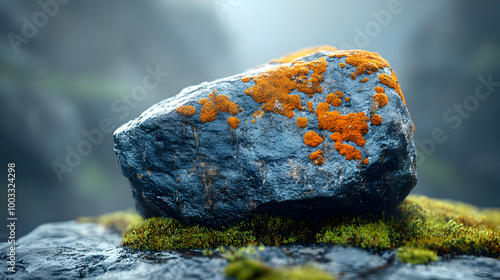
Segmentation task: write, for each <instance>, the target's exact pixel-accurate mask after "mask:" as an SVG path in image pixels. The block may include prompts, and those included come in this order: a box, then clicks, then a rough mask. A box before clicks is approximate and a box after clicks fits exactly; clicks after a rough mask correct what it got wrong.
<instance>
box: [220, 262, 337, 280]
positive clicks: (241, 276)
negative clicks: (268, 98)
mask: <svg viewBox="0 0 500 280" xmlns="http://www.w3.org/2000/svg"><path fill="white" fill-rule="evenodd" d="M224 274H225V275H226V276H229V277H234V278H236V279H238V280H280V279H296V280H311V279H314V280H334V279H335V278H333V277H332V276H331V275H330V274H328V272H326V271H323V270H320V269H318V268H316V267H314V266H312V265H309V266H308V265H306V266H302V267H291V268H290V267H278V268H269V267H267V266H266V265H265V264H264V263H263V262H261V261H259V260H254V259H244V260H237V261H234V262H232V263H230V264H229V265H228V266H227V267H226V269H225V270H224Z"/></svg>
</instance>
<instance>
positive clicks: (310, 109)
mask: <svg viewBox="0 0 500 280" xmlns="http://www.w3.org/2000/svg"><path fill="white" fill-rule="evenodd" d="M307 108H308V109H309V113H312V111H313V103H312V102H311V101H309V102H307Z"/></svg>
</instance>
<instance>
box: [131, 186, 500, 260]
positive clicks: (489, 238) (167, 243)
mask: <svg viewBox="0 0 500 280" xmlns="http://www.w3.org/2000/svg"><path fill="white" fill-rule="evenodd" d="M295 242H302V243H318V242H319V243H331V244H338V245H344V246H355V247H361V248H369V249H375V250H391V249H395V248H400V247H406V248H419V249H427V250H431V251H434V252H437V254H439V255H444V254H471V255H480V256H490V257H499V256H500V210H495V209H486V210H482V209H479V208H477V207H474V206H471V205H467V204H464V203H460V202H451V201H444V200H437V199H431V198H427V197H424V196H418V195H410V196H408V198H407V199H406V200H405V201H404V202H403V203H402V204H401V205H400V206H398V207H397V209H395V210H394V211H393V212H391V213H383V214H381V215H378V216H375V215H370V214H369V215H365V216H343V217H336V218H330V219H326V220H320V221H296V220H292V219H289V218H283V217H271V216H267V215H260V216H256V217H254V219H252V220H251V221H246V222H241V223H239V224H236V225H233V226H231V227H228V228H225V229H223V230H214V229H210V228H205V227H202V226H199V225H195V224H192V225H185V224H182V223H180V222H178V221H176V220H173V219H170V218H151V219H146V220H141V221H139V222H137V223H135V224H131V225H130V226H129V227H128V229H127V230H125V231H124V233H123V241H122V244H123V246H127V247H132V248H135V249H139V250H156V251H159V250H166V249H188V248H217V247H220V246H235V247H243V246H246V245H248V244H264V245H269V246H273V245H281V244H287V243H295Z"/></svg>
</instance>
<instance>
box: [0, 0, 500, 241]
mask: <svg viewBox="0 0 500 280" xmlns="http://www.w3.org/2000/svg"><path fill="white" fill-rule="evenodd" d="M499 11H500V2H495V1H465V0H461V1H454V0H448V1H403V0H401V1H397V0H391V1H329V0H323V1H319V0H317V1H290V0H281V1H264V0H259V1H255V0H213V1H212V0H205V1H186V0H178V1H167V0H164V1H147V2H146V1H117V0H116V1H85V2H84V1H68V0H64V1H63V0H59V2H57V1H56V0H41V1H14V0H9V1H2V2H0V30H1V32H0V34H1V35H2V39H1V40H0V141H1V145H0V147H1V149H0V167H1V168H3V170H4V171H1V169H0V174H3V175H2V176H0V179H1V180H2V183H1V185H2V186H4V187H3V188H2V190H3V191H1V192H0V211H1V213H2V215H1V217H3V218H4V221H5V218H6V216H7V183H8V182H7V163H9V162H15V164H16V200H17V201H16V216H17V217H18V221H17V235H18V236H21V235H24V234H26V233H27V232H29V231H31V230H32V229H33V228H35V227H36V226H37V225H39V224H42V223H46V222H50V221H63V220H70V219H75V218H77V217H79V216H90V215H98V214H102V213H105V212H111V211H116V210H123V209H127V208H131V207H133V205H134V202H133V199H132V195H131V190H130V187H129V183H128V181H127V180H126V179H125V178H124V177H123V176H122V175H121V173H120V171H119V169H118V167H117V160H116V157H115V154H114V151H113V138H112V132H111V133H110V132H107V133H106V132H103V130H102V129H101V126H102V122H103V120H104V122H105V123H106V124H107V126H108V127H109V126H111V127H114V128H117V127H118V126H120V125H121V124H123V123H125V122H127V121H128V120H130V119H134V118H136V117H138V116H139V115H140V113H141V112H142V111H144V110H145V109H147V108H148V107H150V106H152V105H153V104H155V103H157V102H158V101H160V100H163V99H165V98H168V97H171V96H174V95H175V94H177V93H178V92H179V91H180V90H181V89H182V88H184V87H187V86H190V85H195V84H198V83H201V82H203V81H211V80H214V79H218V78H222V77H226V76H230V75H234V74H238V73H241V72H244V71H245V70H247V69H249V68H252V67H254V66H256V65H259V64H262V63H265V62H267V61H269V60H271V59H273V58H278V57H281V56H283V55H285V54H286V53H289V52H292V51H295V50H298V49H301V48H304V47H310V46H315V45H332V46H336V47H338V48H355V49H366V50H369V51H374V52H378V53H379V54H380V55H381V56H382V57H384V58H385V59H387V60H388V61H389V63H390V64H391V66H392V68H393V69H394V70H395V71H396V73H397V75H398V78H399V82H400V84H401V86H402V89H403V93H404V95H405V98H406V102H407V105H408V108H409V111H410V113H411V117H412V120H413V122H414V124H415V127H416V131H415V139H416V141H417V145H418V149H419V158H418V184H417V186H416V187H415V189H414V190H413V193H419V194H424V195H428V196H431V197H437V198H449V199H456V200H461V201H465V202H468V203H471V204H474V205H477V206H481V207H500V187H499V185H500V184H499V183H500V168H499V166H500V165H499V164H498V160H499V159H500V147H499V146H498V143H499V140H498V139H499V136H500V135H499V134H500V130H499V128H500V125H499V124H498V120H497V119H496V117H495V116H496V114H495V113H496V111H497V110H498V109H499V108H500V107H499V104H500V98H499V97H498V95H499V93H500V84H498V85H497V84H495V83H496V81H498V82H500V66H499V65H500V24H498V22H497V18H498V16H499V13H500V12H499ZM152 70H154V71H160V72H162V73H163V77H160V79H158V80H156V81H157V83H156V86H155V87H154V88H153V89H152V90H150V91H147V92H146V94H145V95H142V96H141V97H140V98H135V99H134V98H133V97H132V96H131V93H132V90H133V89H134V87H136V86H141V85H142V84H143V79H144V77H145V76H146V75H148V73H150V71H152ZM165 73H168V74H165ZM488 80H490V82H488ZM481 81H483V82H481ZM491 81H494V82H493V83H492V82H491ZM485 83H486V84H487V85H485ZM480 85H482V87H481V88H480V89H479V93H480V95H479V96H476V89H477V87H478V86H480ZM479 97H480V98H479ZM96 130H99V131H100V132H101V133H102V139H101V140H100V141H97V140H99V137H97V138H94V140H95V141H94V142H95V144H92V145H91V146H90V147H91V148H90V150H89V149H87V150H85V149H84V148H88V147H83V146H82V145H83V144H81V143H82V141H87V138H86V136H85V132H89V133H92V132H94V134H93V135H94V136H95V135H97V134H95V131H96ZM433 134H434V137H435V139H434V140H433ZM437 134H440V136H439V137H436V135H437ZM79 145H80V149H83V150H82V151H85V153H87V155H85V156H81V159H80V160H79V161H75V160H74V161H73V162H72V165H74V166H69V165H68V163H67V159H66V157H67V155H68V153H69V151H70V150H73V151H76V150H77V148H78V147H79ZM59 164H60V165H59ZM62 165H64V166H66V169H59V175H58V172H55V171H54V166H59V168H60V166H62ZM61 170H63V171H64V172H62V171H61ZM61 172H62V173H61ZM0 228H1V230H0V241H2V242H3V241H5V240H6V237H7V231H6V228H5V229H4V228H2V227H0Z"/></svg>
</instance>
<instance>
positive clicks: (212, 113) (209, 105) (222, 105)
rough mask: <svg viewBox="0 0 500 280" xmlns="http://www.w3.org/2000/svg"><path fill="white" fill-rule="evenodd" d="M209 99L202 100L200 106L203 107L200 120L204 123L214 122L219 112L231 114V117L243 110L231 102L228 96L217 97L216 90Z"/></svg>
mask: <svg viewBox="0 0 500 280" xmlns="http://www.w3.org/2000/svg"><path fill="white" fill-rule="evenodd" d="M208 98H209V99H206V98H203V99H201V100H200V104H201V105H203V107H202V108H201V113H200V120H201V122H202V123H205V122H213V121H214V120H215V119H216V118H217V115H218V114H219V111H221V112H226V113H231V115H233V116H234V115H236V114H238V113H239V112H240V111H241V109H240V108H239V106H238V105H236V104H235V103H234V102H232V101H229V98H228V97H227V96H226V95H223V94H221V95H217V91H216V90H214V91H212V92H211V93H210V94H209V95H208Z"/></svg>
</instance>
